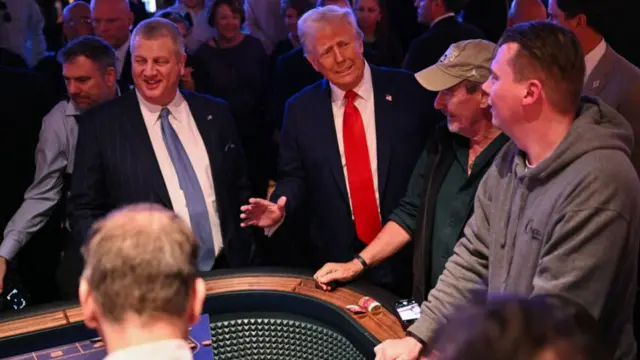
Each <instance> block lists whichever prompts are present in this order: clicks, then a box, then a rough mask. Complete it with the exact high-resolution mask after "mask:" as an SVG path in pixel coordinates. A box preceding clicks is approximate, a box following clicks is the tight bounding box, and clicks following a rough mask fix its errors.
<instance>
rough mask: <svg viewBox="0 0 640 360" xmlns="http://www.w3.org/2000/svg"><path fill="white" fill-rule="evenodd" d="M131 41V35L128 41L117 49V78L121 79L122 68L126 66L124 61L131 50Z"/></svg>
mask: <svg viewBox="0 0 640 360" xmlns="http://www.w3.org/2000/svg"><path fill="white" fill-rule="evenodd" d="M129 42H131V37H129V38H128V39H127V42H126V43H124V44H122V46H120V47H119V48H118V50H116V74H117V77H116V78H117V79H118V80H120V76H121V75H122V69H123V68H124V62H125V60H126V59H127V52H128V51H129Z"/></svg>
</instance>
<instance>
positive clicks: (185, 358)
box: [105, 339, 193, 360]
mask: <svg viewBox="0 0 640 360" xmlns="http://www.w3.org/2000/svg"><path fill="white" fill-rule="evenodd" d="M141 359H154V360H191V359H193V352H192V351H191V348H190V347H189V344H188V343H187V342H186V341H184V340H181V339H171V340H163V341H155V342H151V343H147V344H142V345H137V346H131V347H128V348H125V349H122V350H118V351H114V352H112V353H111V354H109V355H108V356H107V357H106V358H105V360H141Z"/></svg>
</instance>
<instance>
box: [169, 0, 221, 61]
mask: <svg viewBox="0 0 640 360" xmlns="http://www.w3.org/2000/svg"><path fill="white" fill-rule="evenodd" d="M212 5H213V0H176V2H175V4H174V5H173V6H171V7H169V8H167V9H166V10H168V11H173V12H179V13H182V14H185V13H189V15H190V16H191V19H192V21H193V29H192V30H191V32H190V33H189V36H188V37H187V39H186V43H185V46H186V50H187V54H189V55H190V54H193V53H194V52H195V51H196V50H198V47H200V45H202V44H204V43H205V42H207V41H209V39H211V38H212V37H213V36H214V35H215V30H214V29H213V27H212V26H211V25H210V24H209V14H210V11H211V6H212Z"/></svg>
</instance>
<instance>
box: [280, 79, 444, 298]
mask: <svg viewBox="0 0 640 360" xmlns="http://www.w3.org/2000/svg"><path fill="white" fill-rule="evenodd" d="M371 77H372V82H373V91H374V107H375V123H376V136H377V139H376V140H377V150H378V155H377V156H378V188H379V189H378V191H379V198H380V211H381V215H382V221H383V224H384V222H386V220H387V219H388V217H389V215H390V214H391V212H392V211H393V209H394V208H395V207H396V206H397V204H398V203H399V201H400V199H401V198H402V197H403V196H404V194H405V191H406V187H407V184H408V183H409V178H410V177H411V173H412V171H413V168H414V166H415V164H416V162H417V160H418V157H419V155H420V152H421V151H422V150H423V147H424V144H425V141H426V138H427V136H428V135H429V134H430V133H431V131H432V128H433V127H434V126H433V125H432V124H431V123H430V121H429V119H428V117H429V115H430V114H433V111H432V108H433V105H432V103H431V101H430V99H431V97H429V96H428V93H427V92H426V90H424V89H423V88H422V87H421V86H420V85H419V84H418V82H417V80H416V79H415V78H414V76H413V75H412V74H410V73H408V72H405V71H400V70H391V69H383V68H377V67H374V66H371ZM278 167H279V177H280V180H279V181H278V183H277V186H276V189H275V191H274V193H273V194H272V196H271V200H272V201H274V202H275V201H277V199H279V198H280V197H281V196H286V197H287V204H286V211H287V214H291V213H295V212H296V211H297V210H299V209H300V208H301V207H302V206H304V207H305V208H306V210H307V211H308V215H309V219H308V220H309V226H310V227H309V238H310V241H311V243H312V244H311V245H312V257H313V262H314V266H320V265H322V264H323V263H325V262H327V261H337V262H344V261H350V260H352V259H353V257H354V255H355V254H356V253H358V252H359V251H360V250H361V249H362V247H363V246H364V245H363V244H362V243H361V242H360V241H359V240H358V239H357V237H356V233H355V225H354V223H353V219H352V215H351V205H350V202H349V197H348V192H347V184H346V181H345V177H344V171H343V168H342V163H341V160H340V152H339V149H338V140H337V136H336V129H335V124H334V119H333V110H332V106H331V88H330V85H329V83H328V82H327V81H326V80H323V81H320V82H318V83H316V84H314V85H311V86H309V87H307V88H306V89H304V90H303V91H301V92H300V93H298V94H297V95H295V96H294V97H292V98H291V99H290V100H289V101H288V102H287V106H286V111H285V116H284V123H283V129H282V136H281V143H280V161H279V165H278ZM305 240H306V239H305ZM400 259H402V260H400ZM395 260H397V261H395ZM407 260H408V261H407ZM410 263H411V261H410V257H409V259H406V258H404V257H403V256H402V254H399V255H398V257H396V259H391V260H390V261H388V262H387V263H386V265H385V263H383V264H381V265H380V266H378V268H379V269H372V271H379V273H377V274H376V275H375V276H372V277H371V278H370V279H369V280H372V281H373V282H375V283H377V284H378V285H382V286H385V285H388V284H392V283H393V282H395V281H402V282H404V281H405V280H410V274H411V269H410ZM385 266H386V268H385ZM400 274H402V275H400ZM394 275H395V276H396V277H397V276H406V277H409V279H394Z"/></svg>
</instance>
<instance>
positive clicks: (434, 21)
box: [430, 12, 456, 26]
mask: <svg viewBox="0 0 640 360" xmlns="http://www.w3.org/2000/svg"><path fill="white" fill-rule="evenodd" d="M452 16H456V14H454V13H452V12H448V13H446V14H444V15H442V16H440V17H439V18H437V19H435V20H433V22H432V23H431V25H430V26H433V25H435V24H436V23H437V22H438V21H440V20H442V19H444V18H448V17H452Z"/></svg>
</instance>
